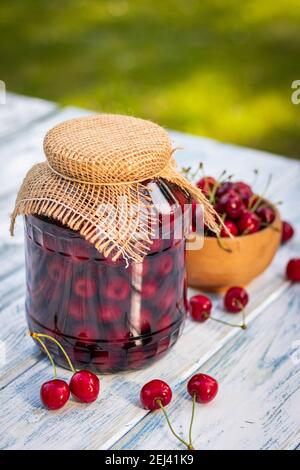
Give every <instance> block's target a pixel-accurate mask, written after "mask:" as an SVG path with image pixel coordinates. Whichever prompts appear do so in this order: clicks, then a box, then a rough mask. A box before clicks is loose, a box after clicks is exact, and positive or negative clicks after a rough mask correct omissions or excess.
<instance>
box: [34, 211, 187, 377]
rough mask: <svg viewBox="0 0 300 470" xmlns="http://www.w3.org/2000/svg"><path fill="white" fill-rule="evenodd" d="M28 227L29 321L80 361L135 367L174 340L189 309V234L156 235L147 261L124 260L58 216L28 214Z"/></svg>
mask: <svg viewBox="0 0 300 470" xmlns="http://www.w3.org/2000/svg"><path fill="white" fill-rule="evenodd" d="M172 205H174V202H172V203H171V206H172ZM25 231H26V245H25V246H26V267H27V296H26V312H27V320H28V325H29V328H30V330H31V331H36V332H40V333H46V334H49V335H51V336H54V337H55V338H56V339H57V340H58V341H59V342H60V343H61V344H62V346H63V347H64V348H65V349H66V351H67V353H68V354H69V356H70V358H71V360H72V362H73V363H74V365H75V367H78V368H82V367H88V368H90V369H94V370H96V371H97V372H101V373H103V372H116V371H121V370H128V369H137V368H140V367H143V366H145V365H147V364H149V363H150V362H152V361H154V360H155V359H156V358H158V357H160V356H161V355H162V354H163V353H164V352H165V351H166V350H168V348H170V347H171V346H172V345H173V344H174V343H175V341H176V340H177V338H178V336H179V333H180V331H181V328H182V325H183V321H184V319H185V313H186V280H185V263H184V257H185V254H184V243H185V242H184V239H177V240H176V239H174V237H172V236H171V238H170V239H161V238H160V239H158V240H155V242H154V245H153V246H152V250H151V252H150V253H149V254H148V255H147V256H146V258H145V259H144V261H143V263H139V264H137V263H131V264H130V265H129V267H128V268H126V263H125V262H124V261H123V260H122V261H118V262H116V263H113V262H112V261H111V260H107V259H104V258H103V257H102V256H101V254H100V253H99V252H98V251H97V250H96V248H95V247H94V246H93V245H92V244H90V243H89V242H87V241H86V240H84V239H83V238H82V237H81V236H80V235H78V234H77V233H75V232H73V231H71V230H69V229H67V228H64V227H61V226H59V225H58V224H56V223H55V222H53V221H49V220H46V219H42V218H39V217H35V216H26V217H25ZM46 343H47V346H48V348H49V349H50V351H51V353H52V354H53V355H54V357H55V360H56V362H57V363H59V364H61V365H63V366H66V367H67V363H66V361H65V359H64V356H63V355H62V353H61V351H60V350H59V348H58V347H57V346H56V345H55V344H54V343H53V342H51V341H46Z"/></svg>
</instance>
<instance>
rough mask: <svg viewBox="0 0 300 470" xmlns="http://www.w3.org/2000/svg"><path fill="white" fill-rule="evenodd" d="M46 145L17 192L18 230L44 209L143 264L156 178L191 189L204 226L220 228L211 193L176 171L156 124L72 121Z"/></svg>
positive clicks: (103, 247) (125, 119) (106, 251)
mask: <svg viewBox="0 0 300 470" xmlns="http://www.w3.org/2000/svg"><path fill="white" fill-rule="evenodd" d="M44 151H45V155H46V159H47V161H46V162H43V163H39V164H36V165H34V166H33V167H32V168H31V170H29V172H28V173H27V175H26V177H25V179H24V181H23V184H22V186H21V188H20V191H19V193H18V196H17V200H16V204H15V209H14V211H13V214H12V220H11V233H12V234H13V231H14V224H15V219H16V217H17V215H20V214H36V215H44V216H47V217H49V218H53V219H55V220H57V221H59V222H61V223H62V224H64V225H65V226H67V227H69V228H71V229H72V230H75V231H78V232H79V233H80V234H81V235H82V236H83V237H84V238H85V239H86V240H88V241H90V242H91V243H93V244H94V245H95V247H96V248H97V249H98V250H99V251H100V252H101V253H102V254H103V255H104V256H106V257H107V256H111V257H112V258H113V260H117V259H118V258H119V257H120V256H122V257H123V258H124V259H126V260H129V259H130V260H133V261H136V262H141V261H142V260H143V258H144V256H145V255H146V254H147V252H148V251H149V249H150V248H151V244H152V242H151V237H152V236H153V227H154V224H155V221H154V220H153V211H152V210H151V192H149V191H148V189H147V188H146V185H145V184H143V182H145V181H147V180H150V179H153V178H163V179H165V180H167V181H170V182H172V183H174V184H176V185H178V186H179V187H181V188H183V189H184V190H186V191H187V192H189V194H190V195H191V197H193V198H194V199H195V200H196V201H198V202H199V203H202V204H203V205H204V218H205V222H206V224H207V225H208V226H209V227H210V228H211V229H212V230H214V231H216V230H218V224H217V222H216V214H215V212H214V210H213V208H212V207H211V205H210V204H209V203H208V201H207V199H206V198H205V197H204V195H203V194H202V192H201V191H200V190H199V189H197V188H196V187H195V186H194V185H192V184H191V183H190V182H189V181H187V180H186V179H185V178H184V177H183V176H182V175H181V174H180V173H178V172H177V171H176V164H175V161H174V158H173V156H172V153H173V151H172V144H171V140H170V138H169V135H168V133H167V132H166V131H165V130H164V129H163V128H162V127H160V126H158V125H157V124H154V123H152V122H150V121H145V120H143V119H138V118H134V117H130V116H121V115H110V114H101V115H96V116H90V117H83V118H79V119H72V120H69V121H65V122H62V123H61V124H59V125H57V126H55V127H54V128H53V129H51V130H50V131H49V132H48V133H47V134H46V137H45V139H44ZM120 198H121V199H120ZM120 202H121V203H120Z"/></svg>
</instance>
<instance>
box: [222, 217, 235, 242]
mask: <svg viewBox="0 0 300 470" xmlns="http://www.w3.org/2000/svg"><path fill="white" fill-rule="evenodd" d="M224 225H225V227H226V228H227V230H226V228H225V227H223V228H222V230H221V237H222V238H228V237H229V236H230V235H229V234H231V235H233V236H234V237H237V236H238V234H239V230H238V228H237V225H236V224H235V223H234V222H233V221H232V220H225V222H224ZM228 232H229V233H228Z"/></svg>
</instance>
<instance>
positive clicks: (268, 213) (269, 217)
mask: <svg viewBox="0 0 300 470" xmlns="http://www.w3.org/2000/svg"><path fill="white" fill-rule="evenodd" d="M255 212H256V215H258V217H259V218H260V220H261V221H262V222H263V223H265V224H268V225H270V224H271V223H272V222H274V220H275V212H274V210H273V209H272V208H271V207H259V208H258V209H257V210H256V211H255Z"/></svg>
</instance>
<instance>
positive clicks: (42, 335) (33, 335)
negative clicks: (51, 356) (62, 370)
mask: <svg viewBox="0 0 300 470" xmlns="http://www.w3.org/2000/svg"><path fill="white" fill-rule="evenodd" d="M30 336H32V337H33V338H35V339H38V338H47V339H50V340H51V341H53V342H54V343H55V344H56V345H57V346H58V347H59V348H60V349H61V351H62V352H63V354H64V356H65V358H66V360H67V363H68V364H69V367H70V369H71V371H72V372H73V373H74V374H75V372H76V370H75V368H74V366H73V364H72V362H71V359H70V358H69V356H68V354H67V353H66V351H65V349H64V348H63V347H62V345H61V344H60V343H59V342H58V341H57V340H56V339H55V338H53V337H52V336H49V335H45V334H44V333H30Z"/></svg>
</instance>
